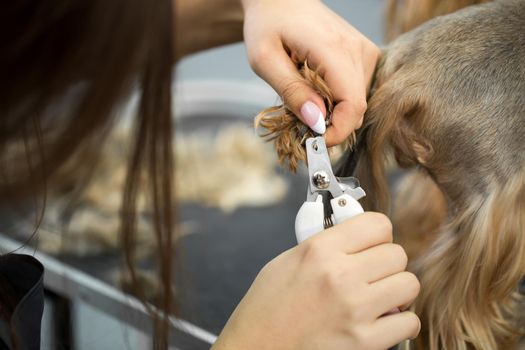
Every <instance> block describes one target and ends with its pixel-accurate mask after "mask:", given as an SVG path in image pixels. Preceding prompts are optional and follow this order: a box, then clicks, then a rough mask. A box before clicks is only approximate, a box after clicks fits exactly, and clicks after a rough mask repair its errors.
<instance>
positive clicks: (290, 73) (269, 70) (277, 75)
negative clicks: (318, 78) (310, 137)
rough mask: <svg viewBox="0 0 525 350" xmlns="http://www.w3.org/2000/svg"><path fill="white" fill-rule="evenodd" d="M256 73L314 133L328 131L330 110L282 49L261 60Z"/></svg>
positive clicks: (255, 68)
mask: <svg viewBox="0 0 525 350" xmlns="http://www.w3.org/2000/svg"><path fill="white" fill-rule="evenodd" d="M254 70H255V71H256V73H257V74H258V75H259V76H260V77H261V78H263V79H264V80H266V82H268V84H270V85H271V86H272V88H273V89H274V90H275V91H277V93H278V94H279V96H281V98H282V99H283V102H284V104H285V105H286V106H287V107H288V108H289V109H290V110H291V111H292V112H293V113H294V114H295V115H296V116H297V117H298V118H299V119H300V120H301V121H302V122H303V123H304V124H306V125H308V126H309V127H310V128H311V129H312V130H313V131H314V132H316V133H318V134H324V133H325V131H326V125H325V119H326V118H325V116H326V108H325V106H324V102H323V99H322V98H321V96H319V94H318V93H317V92H316V91H315V90H314V89H313V88H312V87H311V86H310V85H309V84H308V83H307V82H306V81H305V80H304V78H303V77H302V76H301V74H300V73H299V71H298V70H297V67H296V66H295V64H294V63H293V62H292V59H291V58H290V57H289V56H288V54H287V53H286V51H285V50H284V49H283V48H282V47H278V48H275V49H274V50H270V51H269V52H268V54H267V55H261V56H259V57H258V59H257V62H256V63H255V64H254Z"/></svg>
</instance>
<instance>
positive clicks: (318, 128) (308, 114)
mask: <svg viewBox="0 0 525 350" xmlns="http://www.w3.org/2000/svg"><path fill="white" fill-rule="evenodd" d="M301 116H302V117H303V120H304V122H305V123H306V125H308V126H309V127H310V128H311V129H312V130H313V131H315V132H316V133H318V134H321V135H322V134H324V133H325V131H326V124H325V121H324V117H323V113H322V112H321V110H320V109H319V107H317V105H316V104H315V103H313V102H311V101H306V102H305V103H304V104H303V106H302V107H301Z"/></svg>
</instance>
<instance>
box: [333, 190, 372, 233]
mask: <svg viewBox="0 0 525 350" xmlns="http://www.w3.org/2000/svg"><path fill="white" fill-rule="evenodd" d="M330 205H331V206H332V211H333V212H334V214H333V215H334V224H335V225H337V224H340V223H342V222H343V221H345V220H348V219H350V218H352V217H354V216H356V215H358V214H362V213H364V212H365V211H364V210H363V207H362V206H361V204H359V202H358V201H357V200H356V199H354V198H353V197H352V196H350V195H348V194H346V193H344V194H342V195H340V196H339V197H336V198H333V199H331V200H330Z"/></svg>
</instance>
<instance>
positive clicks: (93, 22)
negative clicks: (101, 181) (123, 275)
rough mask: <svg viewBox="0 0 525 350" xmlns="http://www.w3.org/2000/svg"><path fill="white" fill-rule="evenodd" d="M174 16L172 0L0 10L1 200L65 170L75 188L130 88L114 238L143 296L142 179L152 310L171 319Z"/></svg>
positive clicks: (14, 5)
mask: <svg viewBox="0 0 525 350" xmlns="http://www.w3.org/2000/svg"><path fill="white" fill-rule="evenodd" d="M173 17H174V16H173V1H171V0H154V1H151V0H125V1H122V0H121V1H118V0H112V1H105V0H77V1H60V2H49V1H37V0H21V1H10V2H7V3H5V4H2V11H1V12H0V51H1V52H2V55H0V81H1V82H2V83H1V84H0V201H3V202H12V201H14V200H17V199H25V198H27V197H30V196H37V195H38V196H42V195H45V192H46V189H47V188H53V187H55V186H56V185H58V184H59V183H60V177H61V174H63V172H65V171H67V169H76V170H75V172H76V174H77V176H78V178H79V179H82V178H83V174H85V173H86V171H87V170H88V169H89V168H91V165H90V164H86V162H85V161H83V160H79V161H78V162H76V161H75V157H74V156H75V155H78V154H80V153H81V152H82V150H83V149H86V148H87V147H91V146H92V145H94V144H100V142H101V141H102V139H103V137H104V135H106V134H107V130H108V129H109V128H110V127H111V125H112V123H113V121H114V115H115V112H116V110H117V109H118V107H119V102H120V101H123V98H124V97H126V96H127V94H128V93H129V91H130V90H131V89H132V88H133V87H137V88H138V90H139V95H140V104H139V109H138V113H137V117H136V118H135V125H134V135H135V138H134V145H133V146H132V150H131V153H130V159H129V166H128V173H127V180H126V184H125V188H124V198H123V201H122V210H121V222H122V224H121V239H122V245H123V248H124V256H125V262H126V265H127V266H128V268H129V270H130V272H131V276H132V279H133V280H134V281H135V284H136V285H137V286H138V287H140V286H139V284H138V282H137V278H136V274H135V269H134V262H133V261H134V259H133V256H134V247H135V240H134V232H135V219H136V218H135V207H136V205H135V203H136V198H137V192H138V191H139V188H138V182H139V178H140V177H141V176H144V175H146V177H147V178H148V179H149V182H148V188H147V189H146V190H147V191H148V193H149V198H150V200H151V204H152V208H153V218H154V228H155V230H154V231H155V235H156V240H157V246H158V254H157V256H158V259H159V262H158V269H159V279H160V280H162V282H163V283H162V285H163V290H162V292H161V293H160V294H161V295H160V296H159V300H158V301H157V305H158V306H159V307H160V308H161V309H162V310H164V311H166V312H171V311H173V310H174V298H173V296H172V293H171V281H172V257H173V249H172V248H173V222H174V215H175V213H174V206H173V203H172V198H174V197H173V194H172V192H173V188H172V183H171V182H172V175H171V172H172V168H173V165H172V163H173V160H172V137H173V125H172V115H171V81H172V66H173V64H174V59H175V53H174V35H173V28H174V24H173V22H174V20H173ZM71 162H73V163H74V165H75V166H71ZM66 165H67V166H66ZM138 292H139V295H141V294H143V293H141V291H140V288H139V290H138ZM156 325H157V327H156V329H157V334H156V336H155V339H157V340H158V342H157V344H156V346H157V347H159V348H166V347H167V333H168V320H167V318H166V317H164V318H163V320H162V321H161V320H160V318H157V322H156ZM159 339H160V340H159Z"/></svg>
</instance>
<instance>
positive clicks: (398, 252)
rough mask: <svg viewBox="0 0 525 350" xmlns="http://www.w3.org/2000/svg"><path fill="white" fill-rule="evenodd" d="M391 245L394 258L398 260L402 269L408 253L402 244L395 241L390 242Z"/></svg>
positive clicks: (405, 264)
mask: <svg viewBox="0 0 525 350" xmlns="http://www.w3.org/2000/svg"><path fill="white" fill-rule="evenodd" d="M391 247H392V248H391V249H392V254H393V258H394V260H396V261H397V262H399V263H400V265H401V266H402V269H403V270H404V269H405V268H406V267H407V264H408V255H407V253H406V251H405V249H404V248H403V246H401V245H399V244H396V243H392V245H391Z"/></svg>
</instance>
